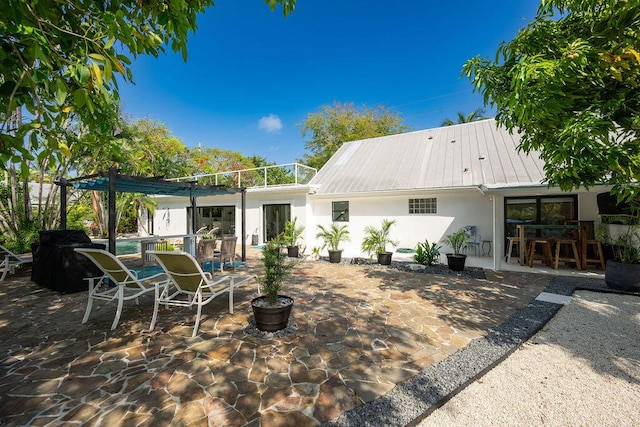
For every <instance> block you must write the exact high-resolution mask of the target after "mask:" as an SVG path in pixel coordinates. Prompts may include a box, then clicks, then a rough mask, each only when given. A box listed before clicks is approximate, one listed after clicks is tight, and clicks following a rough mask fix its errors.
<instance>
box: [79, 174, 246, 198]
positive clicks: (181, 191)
mask: <svg viewBox="0 0 640 427" xmlns="http://www.w3.org/2000/svg"><path fill="white" fill-rule="evenodd" d="M115 181H116V192H117V193H143V194H150V195H167V196H183V197H190V196H193V197H201V196H212V195H219V194H234V193H239V192H241V191H242V189H241V188H227V187H224V186H217V185H216V186H214V185H196V184H195V183H191V182H175V181H167V180H164V179H157V178H142V177H136V176H129V175H116V180H115ZM69 182H70V183H71V185H73V187H74V188H77V189H82V190H94V191H109V177H108V176H92V177H88V178H82V179H81V180H78V181H73V180H69Z"/></svg>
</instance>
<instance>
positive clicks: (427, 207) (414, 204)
mask: <svg viewBox="0 0 640 427" xmlns="http://www.w3.org/2000/svg"><path fill="white" fill-rule="evenodd" d="M409 213H410V214H434V213H438V199H436V198H435V197H432V198H428V199H409Z"/></svg>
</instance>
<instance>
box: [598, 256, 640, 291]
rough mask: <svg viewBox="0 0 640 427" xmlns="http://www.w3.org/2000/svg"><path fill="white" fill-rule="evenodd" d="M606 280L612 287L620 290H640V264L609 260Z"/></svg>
mask: <svg viewBox="0 0 640 427" xmlns="http://www.w3.org/2000/svg"><path fill="white" fill-rule="evenodd" d="M604 281H605V283H606V284H607V286H608V287H610V288H611V289H617V290H619V291H633V290H640V264H623V263H621V262H618V261H613V260H608V261H607V269H606V270H605V272H604Z"/></svg>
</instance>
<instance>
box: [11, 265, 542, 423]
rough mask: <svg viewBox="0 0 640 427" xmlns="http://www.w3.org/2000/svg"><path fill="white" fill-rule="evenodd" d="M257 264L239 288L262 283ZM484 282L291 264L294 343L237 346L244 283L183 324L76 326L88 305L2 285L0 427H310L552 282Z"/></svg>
mask: <svg viewBox="0 0 640 427" xmlns="http://www.w3.org/2000/svg"><path fill="white" fill-rule="evenodd" d="M259 264H260V263H259V260H258V259H257V257H256V255H255V254H253V256H252V257H251V258H250V259H249V260H248V262H247V267H246V268H244V269H239V271H238V273H239V274H247V273H257V272H259ZM486 276H487V278H486V279H467V278H463V277H457V276H439V275H432V274H423V273H411V272H403V271H398V270H395V269H385V268H375V269H373V268H367V267H363V266H349V265H333V264H329V263H327V262H325V261H316V262H301V263H298V264H297V265H296V268H295V269H294V274H293V276H292V277H291V278H290V279H289V280H288V281H287V284H286V292H285V293H286V294H287V295H289V296H291V297H293V298H294V299H295V306H294V312H293V315H294V316H295V320H296V322H297V324H298V329H297V330H296V332H295V333H294V334H293V335H291V336H288V337H285V338H278V339H272V340H264V339H258V338H254V337H252V336H250V335H248V334H246V333H245V332H244V329H245V328H246V326H247V324H248V318H249V316H251V315H252V313H251V307H250V302H249V301H250V300H251V298H252V297H253V296H254V294H255V291H256V287H255V284H254V283H249V284H246V286H244V287H243V288H241V289H238V290H236V293H235V301H236V303H235V313H234V314H229V313H228V310H227V300H226V298H225V297H219V298H218V299H217V300H215V301H214V302H213V303H211V304H209V305H208V306H205V308H204V309H203V315H202V317H203V321H202V323H201V325H200V329H199V333H198V335H197V336H196V337H195V338H191V332H192V327H193V320H194V316H193V312H191V311H189V309H184V308H182V309H181V308H169V309H166V308H164V307H161V308H160V314H159V320H158V324H157V325H156V328H155V330H154V331H152V332H149V331H148V327H149V322H150V320H151V314H152V311H153V297H152V296H148V295H147V296H145V297H143V298H141V299H140V305H139V306H136V305H134V304H133V303H130V304H126V305H125V310H124V311H123V315H122V318H121V320H120V324H119V325H118V327H117V329H116V330H114V331H111V330H110V329H109V328H110V325H111V322H112V321H113V316H114V314H115V305H114V304H101V305H98V307H97V309H96V308H94V311H93V312H92V315H91V317H90V319H89V321H88V323H87V324H85V325H82V324H81V323H80V321H81V319H82V315H83V313H84V307H85V304H86V292H80V293H75V294H68V295H60V294H57V293H55V292H52V291H50V290H48V289H44V288H41V287H39V286H38V285H36V284H34V283H32V282H30V281H29V279H28V271H26V272H23V273H22V274H20V273H19V274H18V275H16V276H10V277H9V278H8V280H6V281H5V282H3V283H0V298H1V299H2V301H3V303H4V304H3V305H2V308H0V425H8V426H17V425H35V426H40V425H52V426H53V425H55V426H60V425H69V426H71V425H88V426H98V425H103V426H152V425H169V424H170V425H176V426H183V425H184V426H187V425H189V426H191V425H193V426H200V425H202V426H207V425H211V426H214V425H215V426H222V425H230V426H231V425H232V426H242V425H248V426H293V425H295V426H307V425H309V426H313V425H318V424H321V423H323V422H326V421H329V420H332V419H335V418H336V417H338V416H339V415H340V414H342V413H343V412H344V411H348V410H350V409H353V408H355V407H357V406H359V405H361V404H362V403H363V402H368V401H372V400H374V399H376V398H378V397H380V396H382V395H384V394H385V393H387V392H388V391H389V390H391V389H392V388H393V387H394V386H395V385H396V384H398V383H399V382H402V381H404V380H406V379H408V378H410V377H412V376H414V375H416V374H417V373H418V372H419V371H420V370H421V369H423V368H425V367H427V366H429V365H430V364H433V363H435V362H437V361H439V360H442V359H444V358H446V357H447V356H448V355H450V354H452V353H454V352H455V351H457V350H458V349H460V348H462V347H464V346H466V345H467V344H468V343H469V342H470V340H473V339H474V338H477V337H481V336H483V335H484V334H485V333H486V331H487V329H488V328H490V327H492V326H494V325H497V324H499V323H501V322H502V321H503V320H504V319H505V318H506V317H507V316H508V315H509V314H511V313H512V312H513V311H514V310H516V309H518V308H521V307H524V306H525V305H526V304H527V303H528V302H529V301H531V300H532V299H533V298H534V297H535V296H536V295H537V294H538V293H539V292H540V291H541V290H542V289H543V288H544V287H545V286H546V285H547V284H548V282H549V280H550V277H549V276H542V275H535V274H530V273H510V272H491V271H487V273H486Z"/></svg>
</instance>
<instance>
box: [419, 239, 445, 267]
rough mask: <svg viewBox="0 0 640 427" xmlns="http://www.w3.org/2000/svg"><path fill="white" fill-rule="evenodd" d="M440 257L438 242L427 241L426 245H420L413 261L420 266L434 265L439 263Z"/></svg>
mask: <svg viewBox="0 0 640 427" xmlns="http://www.w3.org/2000/svg"><path fill="white" fill-rule="evenodd" d="M439 257H440V245H438V244H437V243H436V242H433V243H429V240H427V239H425V241H424V243H418V246H417V247H416V254H415V255H414V256H413V259H414V261H415V262H417V263H418V264H422V265H434V264H437V263H438V260H439Z"/></svg>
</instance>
